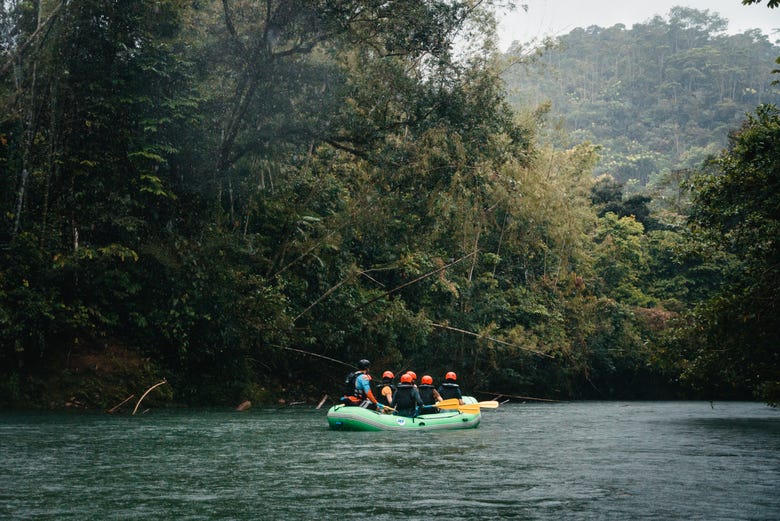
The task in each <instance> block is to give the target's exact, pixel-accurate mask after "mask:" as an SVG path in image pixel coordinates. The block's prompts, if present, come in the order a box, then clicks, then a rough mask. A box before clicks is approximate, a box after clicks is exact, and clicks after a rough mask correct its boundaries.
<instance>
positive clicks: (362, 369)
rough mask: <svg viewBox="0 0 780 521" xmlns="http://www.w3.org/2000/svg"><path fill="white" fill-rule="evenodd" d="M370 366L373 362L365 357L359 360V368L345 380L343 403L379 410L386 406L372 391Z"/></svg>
mask: <svg viewBox="0 0 780 521" xmlns="http://www.w3.org/2000/svg"><path fill="white" fill-rule="evenodd" d="M370 366H371V362H369V361H368V360H366V359H365V358H364V359H362V360H360V361H359V362H358V370H357V371H353V372H351V373H349V375H347V378H346V379H345V380H344V396H342V397H341V403H343V404H344V405H354V406H359V407H366V408H368V407H371V408H376V409H379V410H382V409H383V408H384V406H383V405H382V404H381V403H379V402H377V400H376V398H374V393H373V392H372V391H371V377H370V376H369V375H368V368H369V367H370Z"/></svg>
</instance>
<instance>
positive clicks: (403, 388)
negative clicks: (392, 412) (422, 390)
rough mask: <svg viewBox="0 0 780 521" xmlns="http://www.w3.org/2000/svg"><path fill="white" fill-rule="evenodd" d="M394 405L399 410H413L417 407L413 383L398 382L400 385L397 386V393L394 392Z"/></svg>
mask: <svg viewBox="0 0 780 521" xmlns="http://www.w3.org/2000/svg"><path fill="white" fill-rule="evenodd" d="M393 407H395V408H396V409H397V410H399V411H413V410H414V409H415V408H416V407H417V400H415V398H414V386H413V385H412V384H407V383H401V384H398V387H396V388H395V394H393Z"/></svg>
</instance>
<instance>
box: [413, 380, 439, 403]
mask: <svg viewBox="0 0 780 521" xmlns="http://www.w3.org/2000/svg"><path fill="white" fill-rule="evenodd" d="M417 389H418V390H419V391H420V398H422V402H423V404H424V405H433V404H434V403H436V398H434V397H433V390H434V387H433V386H432V385H430V384H420V385H419V386H418V387H417Z"/></svg>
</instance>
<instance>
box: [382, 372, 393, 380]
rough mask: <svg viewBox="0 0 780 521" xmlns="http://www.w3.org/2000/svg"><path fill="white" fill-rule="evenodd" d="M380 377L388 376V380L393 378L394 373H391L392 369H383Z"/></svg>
mask: <svg viewBox="0 0 780 521" xmlns="http://www.w3.org/2000/svg"><path fill="white" fill-rule="evenodd" d="M382 378H389V379H390V380H392V379H393V378H395V375H394V374H393V372H392V371H385V372H384V373H382Z"/></svg>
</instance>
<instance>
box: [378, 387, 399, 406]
mask: <svg viewBox="0 0 780 521" xmlns="http://www.w3.org/2000/svg"><path fill="white" fill-rule="evenodd" d="M385 387H389V388H390V396H392V395H394V394H395V385H393V383H392V382H382V383H379V384H377V386H376V387H375V388H374V396H375V397H376V399H377V401H378V402H379V403H381V404H382V405H390V403H389V402H388V401H387V397H386V396H385V395H384V394H382V389H384V388H385Z"/></svg>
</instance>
